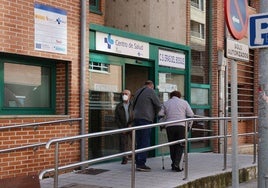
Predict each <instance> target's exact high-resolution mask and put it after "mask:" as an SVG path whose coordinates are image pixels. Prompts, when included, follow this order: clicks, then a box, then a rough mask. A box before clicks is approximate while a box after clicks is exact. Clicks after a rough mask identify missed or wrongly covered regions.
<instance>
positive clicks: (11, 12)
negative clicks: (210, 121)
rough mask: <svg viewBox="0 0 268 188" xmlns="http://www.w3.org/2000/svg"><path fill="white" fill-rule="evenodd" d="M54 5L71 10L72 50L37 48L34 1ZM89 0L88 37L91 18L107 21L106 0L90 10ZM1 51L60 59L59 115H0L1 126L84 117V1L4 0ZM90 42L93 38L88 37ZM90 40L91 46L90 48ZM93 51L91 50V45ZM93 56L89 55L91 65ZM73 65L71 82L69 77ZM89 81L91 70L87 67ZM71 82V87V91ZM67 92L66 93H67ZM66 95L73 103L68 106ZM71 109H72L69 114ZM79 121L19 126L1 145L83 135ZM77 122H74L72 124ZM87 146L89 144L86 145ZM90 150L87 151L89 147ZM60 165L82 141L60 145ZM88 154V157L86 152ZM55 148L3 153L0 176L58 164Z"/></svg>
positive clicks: (2, 135) (0, 136) (76, 155)
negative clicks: (81, 80) (49, 50)
mask: <svg viewBox="0 0 268 188" xmlns="http://www.w3.org/2000/svg"><path fill="white" fill-rule="evenodd" d="M35 2H36V3H40V4H44V5H49V6H53V7H55V8H60V9H63V10H65V11H67V21H68V22H67V39H68V43H67V46H68V49H67V55H64V54H57V53H49V52H41V51H35V50H34V3H35ZM86 2H87V11H88V14H87V33H86V35H87V38H89V32H88V31H89V23H96V24H100V25H102V24H103V23H104V12H105V6H104V5H105V4H104V3H105V1H104V0H103V1H101V10H102V11H103V14H101V15H98V14H93V13H89V5H88V2H89V1H86ZM0 27H1V29H0V44H1V45H0V52H2V53H5V52H6V53H12V54H19V55H24V56H34V57H40V58H49V59H50V60H51V59H52V60H55V63H56V71H57V73H56V75H57V77H56V115H54V116H38V115H35V116H30V115H27V116H0V126H1V127H4V126H8V125H16V124H23V123H34V122H44V121H52V120H57V119H65V118H77V117H81V114H80V1H71V2H70V1H65V0H58V1H54V0H39V1H34V0H28V1H24V0H14V1H9V0H2V1H1V2H0ZM87 41H88V40H87ZM88 48H89V47H88V43H87V44H86V49H88ZM86 52H88V50H86ZM88 59H89V55H86V67H88V63H87V62H88ZM66 70H68V73H67V75H68V78H67V79H68V82H67V80H66ZM85 74H86V80H88V78H89V77H88V71H87V68H85ZM66 83H68V91H66V85H65V84H66ZM85 91H86V93H85V101H88V84H86V85H85ZM66 93H67V95H66ZM66 97H68V104H67V105H65V101H66ZM85 109H86V110H85V117H86V118H85V129H86V132H87V130H88V102H86V104H85ZM66 112H68V113H67V114H66ZM79 123H80V122H79V121H76V122H73V123H72V124H69V123H58V124H53V125H52V124H49V125H43V126H39V127H38V128H37V129H33V128H15V129H7V130H1V131H0V150H3V149H8V148H13V147H18V146H22V145H25V144H35V143H44V142H47V141H48V140H49V139H51V138H55V137H66V136H73V135H78V134H79V132H80V129H79ZM70 125H72V126H70ZM86 147H87V144H86ZM85 150H86V152H85V153H86V155H87V148H85ZM60 152H61V154H60V165H64V164H69V163H72V162H77V161H79V160H80V144H79V142H78V141H77V142H74V143H72V144H70V143H64V144H60ZM85 157H87V156H85ZM53 165H54V147H52V148H51V149H48V150H46V149H45V148H44V146H41V147H38V148H35V149H32V148H31V149H24V150H22V151H20V150H19V151H14V152H4V153H0V179H3V178H8V177H16V176H21V175H29V174H38V173H39V172H40V171H41V170H43V169H46V168H53Z"/></svg>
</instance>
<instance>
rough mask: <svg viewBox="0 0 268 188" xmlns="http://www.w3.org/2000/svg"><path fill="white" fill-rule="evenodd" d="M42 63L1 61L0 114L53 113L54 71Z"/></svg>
mask: <svg viewBox="0 0 268 188" xmlns="http://www.w3.org/2000/svg"><path fill="white" fill-rule="evenodd" d="M38 62H40V60H39V61H38ZM43 64H44V65H43ZM43 64H42V65H41V64H39V63H37V64H35V63H34V62H31V61H27V62H22V61H14V59H12V58H10V59H0V67H1V71H0V73H1V75H0V78H2V79H0V87H1V90H2V91H4V92H2V93H1V94H0V97H1V98H0V99H1V100H0V114H10V115H12V114H53V113H54V111H55V109H54V108H55V107H53V105H52V104H55V101H53V99H54V98H55V97H54V96H53V95H52V91H55V89H53V87H55V86H53V84H52V83H53V81H54V82H55V68H53V67H54V66H53V64H51V65H49V63H48V62H46V63H43ZM54 85H55V84H54Z"/></svg>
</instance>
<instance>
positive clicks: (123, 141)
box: [119, 132, 131, 158]
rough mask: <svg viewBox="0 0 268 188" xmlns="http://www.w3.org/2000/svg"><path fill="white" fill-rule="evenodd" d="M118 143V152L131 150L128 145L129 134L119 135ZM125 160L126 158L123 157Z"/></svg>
mask: <svg viewBox="0 0 268 188" xmlns="http://www.w3.org/2000/svg"><path fill="white" fill-rule="evenodd" d="M119 141H120V151H121V152H125V151H129V150H131V148H130V144H131V132H125V133H122V134H120V137H119ZM123 158H126V157H123Z"/></svg>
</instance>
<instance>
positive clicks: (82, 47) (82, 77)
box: [80, 0, 88, 168]
mask: <svg viewBox="0 0 268 188" xmlns="http://www.w3.org/2000/svg"><path fill="white" fill-rule="evenodd" d="M80 4H81V5H80V6H81V7H80V8H81V11H80V117H81V118H82V120H81V122H80V134H81V135H82V134H85V86H84V84H85V83H86V82H85V65H86V63H85V62H86V58H85V57H86V41H88V40H86V0H81V1H80ZM80 160H81V161H85V139H81V141H80ZM82 168H84V167H82Z"/></svg>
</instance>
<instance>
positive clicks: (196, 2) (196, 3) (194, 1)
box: [191, 0, 204, 11]
mask: <svg viewBox="0 0 268 188" xmlns="http://www.w3.org/2000/svg"><path fill="white" fill-rule="evenodd" d="M191 5H192V6H193V7H195V8H198V9H200V10H202V11H204V1H203V0H191Z"/></svg>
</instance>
